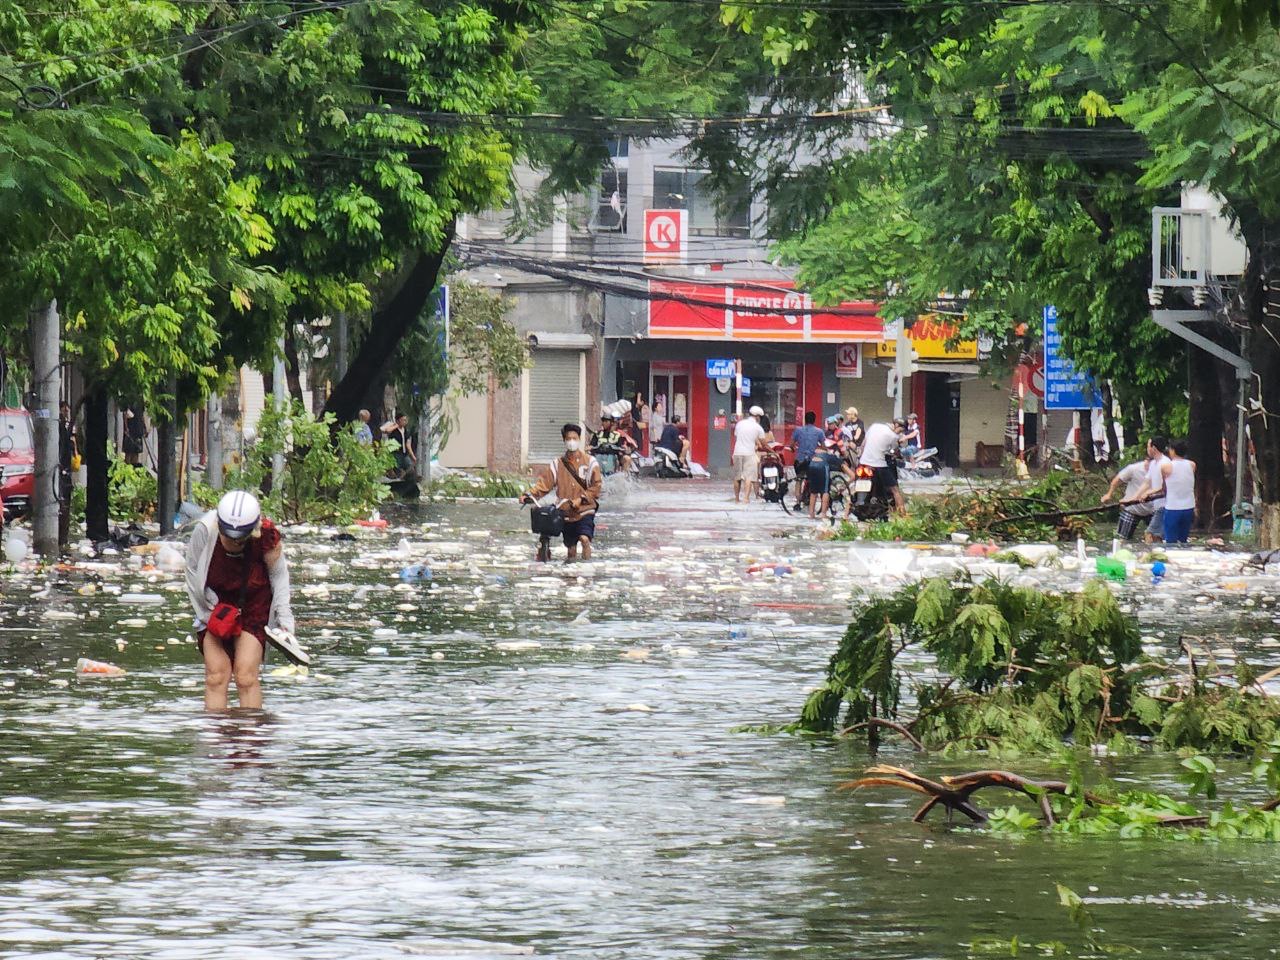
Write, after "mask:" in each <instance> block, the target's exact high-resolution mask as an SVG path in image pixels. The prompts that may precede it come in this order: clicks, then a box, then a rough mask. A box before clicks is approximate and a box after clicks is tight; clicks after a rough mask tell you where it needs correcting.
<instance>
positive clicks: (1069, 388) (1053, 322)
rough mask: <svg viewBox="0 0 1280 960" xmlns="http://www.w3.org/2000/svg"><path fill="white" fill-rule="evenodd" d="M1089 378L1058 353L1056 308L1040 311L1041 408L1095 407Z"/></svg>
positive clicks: (1091, 383) (1075, 408) (1095, 397)
mask: <svg viewBox="0 0 1280 960" xmlns="http://www.w3.org/2000/svg"><path fill="white" fill-rule="evenodd" d="M1097 397H1098V391H1097V388H1095V387H1094V385H1093V378H1092V377H1091V376H1089V374H1087V373H1083V372H1081V371H1079V370H1077V369H1076V368H1075V365H1074V364H1073V363H1072V362H1071V361H1070V360H1069V359H1068V358H1067V357H1065V356H1063V353H1062V337H1061V336H1060V335H1059V333H1058V308H1057V307H1054V306H1048V307H1045V308H1044V408H1045V409H1046V410H1088V409H1090V408H1092V407H1096V406H1097V405H1098V399H1097Z"/></svg>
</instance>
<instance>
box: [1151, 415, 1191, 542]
mask: <svg viewBox="0 0 1280 960" xmlns="http://www.w3.org/2000/svg"><path fill="white" fill-rule="evenodd" d="M1168 452H1169V457H1168V459H1167V460H1165V462H1164V464H1163V465H1162V466H1161V467H1160V472H1161V474H1162V475H1163V476H1164V490H1165V494H1164V542H1165V543H1186V542H1187V537H1188V536H1190V534H1191V522H1192V521H1193V520H1194V519H1195V515H1196V464H1195V461H1194V460H1188V459H1187V457H1186V453H1187V442H1186V441H1185V440H1170V441H1169V451H1168Z"/></svg>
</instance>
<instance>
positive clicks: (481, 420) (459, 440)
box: [439, 393, 489, 470]
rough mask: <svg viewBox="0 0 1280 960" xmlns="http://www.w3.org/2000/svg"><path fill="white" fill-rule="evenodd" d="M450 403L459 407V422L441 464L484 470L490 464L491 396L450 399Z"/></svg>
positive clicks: (441, 453)
mask: <svg viewBox="0 0 1280 960" xmlns="http://www.w3.org/2000/svg"><path fill="white" fill-rule="evenodd" d="M450 402H451V403H454V404H456V405H457V406H456V410H457V412H456V414H455V417H456V421H457V422H456V423H455V424H454V427H453V434H452V435H451V436H450V437H449V442H448V443H446V444H445V445H444V449H442V450H441V451H440V454H439V456H440V462H441V463H442V464H443V465H444V466H446V467H453V468H455V469H464V470H471V469H484V468H485V467H487V466H488V464H489V395H488V394H487V393H479V394H473V395H471V396H469V397H451V398H450Z"/></svg>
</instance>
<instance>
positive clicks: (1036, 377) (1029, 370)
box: [1013, 358, 1044, 400]
mask: <svg viewBox="0 0 1280 960" xmlns="http://www.w3.org/2000/svg"><path fill="white" fill-rule="evenodd" d="M1019 382H1021V383H1022V384H1023V385H1024V386H1025V387H1026V388H1027V390H1028V391H1030V392H1031V393H1033V394H1035V395H1036V396H1037V397H1039V398H1040V399H1041V400H1043V399H1044V363H1043V362H1042V361H1041V360H1040V359H1038V358H1037V359H1035V360H1033V361H1031V362H1030V363H1020V364H1018V366H1017V368H1016V370H1015V372H1014V381H1013V383H1014V386H1017V385H1018V383H1019Z"/></svg>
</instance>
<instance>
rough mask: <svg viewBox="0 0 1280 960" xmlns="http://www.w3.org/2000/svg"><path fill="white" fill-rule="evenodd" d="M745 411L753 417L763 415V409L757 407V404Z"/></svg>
mask: <svg viewBox="0 0 1280 960" xmlns="http://www.w3.org/2000/svg"><path fill="white" fill-rule="evenodd" d="M747 413H749V414H751V416H753V417H763V416H764V411H763V410H762V409H761V408H760V407H758V406H757V407H752V408H751V409H750V410H748V411H747Z"/></svg>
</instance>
